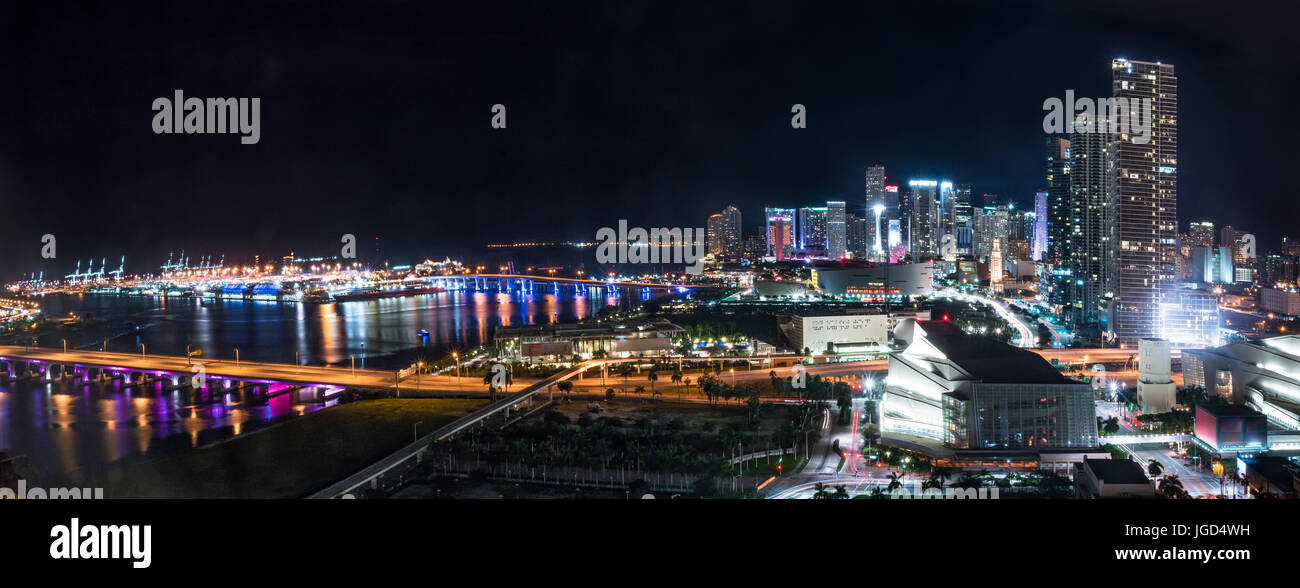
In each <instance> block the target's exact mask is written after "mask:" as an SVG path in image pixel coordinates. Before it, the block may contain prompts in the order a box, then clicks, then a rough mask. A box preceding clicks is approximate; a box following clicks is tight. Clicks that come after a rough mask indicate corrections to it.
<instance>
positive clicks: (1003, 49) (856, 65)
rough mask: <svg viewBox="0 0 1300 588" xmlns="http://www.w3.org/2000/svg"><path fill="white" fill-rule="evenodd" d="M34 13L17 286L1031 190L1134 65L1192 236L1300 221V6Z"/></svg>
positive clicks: (286, 8) (6, 243) (14, 143)
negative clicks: (188, 129) (246, 117)
mask: <svg viewBox="0 0 1300 588" xmlns="http://www.w3.org/2000/svg"><path fill="white" fill-rule="evenodd" d="M30 4H32V5H31V6H21V7H20V6H13V5H10V6H7V7H5V8H0V22H2V23H3V24H2V25H0V33H3V34H2V35H0V36H2V37H3V39H0V57H2V58H3V63H4V70H5V72H6V75H5V76H4V82H3V83H4V88H3V91H2V92H0V107H2V108H3V110H2V111H0V112H3V113H4V116H3V117H0V205H2V206H3V210H0V252H3V255H0V278H15V277H17V276H18V274H19V273H20V272H29V271H39V270H41V269H44V270H46V272H47V275H51V274H55V273H59V274H62V273H68V272H69V271H70V270H71V269H72V266H73V265H74V264H75V262H76V259H78V258H83V259H84V258H89V257H94V258H101V257H108V258H110V259H116V258H117V257H118V256H120V255H123V254H125V255H127V256H128V268H127V269H128V271H147V270H149V269H152V268H156V267H157V266H158V265H159V264H161V263H162V262H163V261H164V260H165V257H166V254H167V251H168V250H171V249H175V250H180V249H185V250H186V251H187V252H188V253H190V254H191V255H192V256H198V255H200V254H204V253H211V254H220V253H225V254H226V255H227V258H228V259H229V260H232V261H243V260H244V259H246V258H247V256H251V254H253V253H261V254H262V255H263V258H264V259H265V258H266V257H278V256H280V255H283V254H285V253H287V252H288V251H289V250H290V249H293V250H296V251H297V252H298V253H299V254H306V255H332V254H336V253H337V251H338V247H339V245H338V241H339V237H340V236H341V235H342V234H344V233H352V234H355V235H356V236H357V237H358V238H359V240H360V241H361V243H362V247H361V250H362V256H363V257H366V256H367V254H368V253H370V252H371V251H372V250H373V240H374V238H375V237H376V236H378V237H379V238H380V243H381V249H382V255H383V257H384V258H387V259H390V260H392V261H393V262H396V263H401V262H409V261H418V260H420V259H423V258H424V257H426V256H433V257H438V258H441V257H442V256H444V255H452V256H453V257H455V256H466V257H469V256H472V255H473V254H474V252H477V251H479V250H480V248H481V247H482V246H483V245H484V244H486V243H489V242H510V241H524V240H591V239H592V238H593V237H594V235H595V232H596V229H597V228H598V227H601V226H614V225H615V223H616V222H617V220H618V219H620V218H626V219H629V221H630V223H631V224H632V225H634V226H636V225H640V226H647V227H648V226H686V225H689V226H702V225H703V224H704V221H705V218H706V216H707V215H708V214H709V213H711V212H715V211H716V210H718V209H720V208H722V207H723V206H725V205H727V204H735V205H736V206H738V207H739V208H740V209H741V211H742V213H743V214H744V216H745V224H746V227H747V228H749V227H754V226H756V225H757V224H758V222H759V221H760V214H761V207H763V206H764V205H779V206H791V207H794V206H802V205H814V204H820V203H824V202H825V201H826V200H828V199H843V200H846V201H848V202H849V205H850V211H852V210H853V208H854V207H857V208H859V209H860V208H861V207H862V206H863V173H864V171H865V168H866V167H867V166H869V165H871V164H875V163H880V164H883V165H886V166H887V167H888V172H889V176H890V182H891V183H905V181H906V179H907V178H909V177H931V178H937V179H951V180H953V181H955V182H959V183H969V184H971V185H972V188H973V191H974V193H975V194H980V193H984V192H989V193H997V194H1001V195H1003V196H1006V197H1013V198H1015V199H1017V200H1018V201H1019V202H1020V203H1022V204H1024V205H1028V204H1029V202H1030V199H1031V197H1032V194H1033V193H1034V191H1035V190H1037V189H1040V188H1041V187H1042V186H1043V161H1042V157H1043V142H1044V133H1043V131H1042V119H1043V111H1042V109H1041V107H1042V102H1043V100H1044V99H1046V98H1048V97H1053V96H1056V97H1061V96H1063V94H1064V91H1065V90H1066V89H1069V88H1072V89H1074V90H1076V91H1077V93H1078V94H1079V95H1081V96H1092V97H1097V96H1105V95H1108V94H1109V91H1110V77H1109V63H1110V60H1111V59H1112V58H1114V57H1126V58H1129V59H1139V60H1149V61H1157V60H1159V61H1163V62H1166V63H1172V64H1174V65H1175V66H1176V73H1177V74H1178V77H1179V101H1180V105H1179V119H1180V126H1179V159H1180V165H1179V194H1178V196H1179V203H1178V206H1179V211H1178V212H1179V221H1180V225H1182V227H1183V228H1184V229H1185V225H1186V223H1187V222H1188V221H1189V220H1199V219H1202V218H1209V219H1212V220H1214V221H1215V222H1216V223H1218V224H1220V225H1221V224H1224V223H1231V224H1234V225H1237V226H1239V227H1244V228H1247V229H1249V230H1253V231H1255V232H1256V233H1257V234H1258V236H1259V239H1260V243H1261V252H1263V251H1264V250H1268V249H1276V248H1277V245H1276V242H1277V240H1278V239H1279V238H1280V237H1282V236H1283V235H1287V234H1289V235H1292V236H1300V226H1297V225H1298V224H1300V223H1297V221H1296V215H1295V214H1294V212H1295V210H1296V209H1297V207H1296V206H1295V205H1294V204H1293V202H1294V201H1295V198H1296V196H1297V194H1296V191H1295V190H1294V188H1293V186H1294V185H1295V172H1294V160H1295V156H1296V148H1295V146H1294V140H1295V137H1296V131H1297V127H1298V126H1300V124H1298V123H1297V115H1296V113H1295V109H1294V108H1293V102H1292V101H1293V100H1295V99H1296V97H1300V63H1298V62H1300V41H1298V40H1297V37H1300V35H1297V34H1296V33H1295V23H1296V22H1297V14H1296V13H1295V6H1296V5H1295V4H1294V3H1279V4H1276V5H1273V4H1265V3H1250V4H1252V5H1254V6H1255V8H1254V9H1253V10H1252V11H1251V12H1244V11H1242V9H1240V8H1229V6H1228V5H1227V4H1225V3H1214V4H1212V5H1209V6H1208V7H1206V8H1203V9H1202V8H1193V7H1192V5H1191V3H1187V2H1171V3H1162V2H1126V3H1122V4H1121V3H1116V4H1112V3H1109V2H1083V3H1075V2H1070V3H1066V2H1051V3H1046V2H1044V3H1037V2H1034V3H1024V4H1022V3H1013V2H992V1H990V2H979V3H974V2H969V3H967V2H962V3H945V2H929V1H927V2H907V3H901V2H900V3H896V4H886V3H883V2H862V3H853V4H843V5H832V4H829V3H806V2H796V3H780V4H768V3H760V2H735V3H720V4H711V5H710V6H709V7H701V6H697V5H696V4H697V3H695V2H687V3H682V4H675V3H669V2H626V1H618V2H602V3H590V4H572V3H567V2H538V3H527V4H524V3H518V2H509V3H501V4H493V3H488V2H479V1H474V2H410V3H393V4H388V3H378V2H366V3H361V2H356V3H348V4H342V3H340V4H337V5H335V8H328V7H324V8H322V7H321V6H319V5H318V4H320V3H316V2H302V3H280V2H253V3H249V4H242V3H238V2H220V3H203V4H199V3H180V4H170V3H164V4H159V5H157V6H150V5H148V4H145V3H130V4H132V6H131V7H122V6H116V5H101V6H94V7H87V8H69V7H60V6H46V5H44V3H30ZM36 4H42V5H40V6H36ZM1129 5H1132V6H1129ZM1288 12H1290V13H1288ZM178 88H179V89H183V90H184V91H185V93H186V95H187V96H196V97H230V96H233V97H259V98H261V101H262V106H261V119H262V120H261V141H260V143H258V144H256V145H241V144H240V142H239V139H238V136H237V135H157V134H154V133H153V131H152V128H151V120H152V118H153V114H154V113H153V111H152V110H151V103H152V101H153V99H154V98H156V97H160V96H168V97H170V96H171V95H172V92H173V91H174V90H175V89H178ZM494 103H502V104H505V105H506V107H507V108H508V118H507V122H508V128H506V129H504V130H494V129H492V128H491V127H490V125H489V121H490V119H491V113H490V112H489V109H490V107H491V105H492V104H494ZM795 103H802V104H804V105H805V106H806V107H807V109H808V128H807V129H803V130H795V129H792V128H791V127H790V116H791V114H790V108H791V105H792V104H795ZM45 233H52V234H54V235H55V236H56V237H57V238H58V254H59V257H58V259H57V260H53V261H44V262H43V260H41V259H40V256H39V251H40V245H41V243H40V239H41V235H43V234H45Z"/></svg>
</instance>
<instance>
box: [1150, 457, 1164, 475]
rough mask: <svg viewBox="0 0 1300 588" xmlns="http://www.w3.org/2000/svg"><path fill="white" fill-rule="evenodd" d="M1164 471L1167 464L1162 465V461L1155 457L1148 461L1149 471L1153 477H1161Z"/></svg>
mask: <svg viewBox="0 0 1300 588" xmlns="http://www.w3.org/2000/svg"><path fill="white" fill-rule="evenodd" d="M1164 471H1165V466H1163V465H1160V462H1159V461H1157V460H1156V459H1154V458H1153V459H1151V460H1149V461H1148V462H1147V473H1148V474H1150V475H1151V477H1152V478H1158V477H1160V474H1161V473H1163V472H1164Z"/></svg>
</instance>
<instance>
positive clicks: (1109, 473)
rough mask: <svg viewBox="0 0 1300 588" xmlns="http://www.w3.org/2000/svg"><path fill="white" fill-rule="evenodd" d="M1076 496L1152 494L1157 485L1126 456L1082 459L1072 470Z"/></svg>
mask: <svg viewBox="0 0 1300 588" xmlns="http://www.w3.org/2000/svg"><path fill="white" fill-rule="evenodd" d="M1074 483H1075V490H1076V492H1077V494H1078V496H1079V498H1155V497H1156V485H1155V484H1154V483H1152V482H1151V479H1150V478H1148V477H1147V474H1146V472H1145V471H1143V470H1142V466H1140V465H1138V464H1137V463H1135V462H1133V461H1131V460H1127V459H1084V460H1083V461H1082V462H1081V463H1079V464H1078V466H1077V469H1076V470H1075V477H1074Z"/></svg>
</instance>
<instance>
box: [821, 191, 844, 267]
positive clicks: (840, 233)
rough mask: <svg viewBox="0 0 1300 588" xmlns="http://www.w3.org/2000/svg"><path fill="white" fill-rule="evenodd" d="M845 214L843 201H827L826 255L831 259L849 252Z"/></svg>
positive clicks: (838, 257)
mask: <svg viewBox="0 0 1300 588" xmlns="http://www.w3.org/2000/svg"><path fill="white" fill-rule="evenodd" d="M845 214H846V213H845V211H844V202H843V201H840V200H832V201H830V202H827V203H826V255H827V256H828V257H830V258H831V259H840V258H842V257H844V254H845V253H847V252H848V233H847V232H846V231H847V230H848V225H847V224H846V223H845V221H846V220H847V219H846V218H845Z"/></svg>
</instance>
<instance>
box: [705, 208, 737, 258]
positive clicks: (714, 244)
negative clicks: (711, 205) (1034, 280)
mask: <svg viewBox="0 0 1300 588" xmlns="http://www.w3.org/2000/svg"><path fill="white" fill-rule="evenodd" d="M708 231H709V232H708V239H709V253H712V254H713V255H714V257H719V258H727V259H739V258H740V257H741V256H742V255H744V252H743V251H742V250H741V245H740V241H741V233H740V210H739V209H737V208H736V207H735V206H728V207H726V208H724V209H722V212H719V213H717V214H714V215H712V216H710V217H709V225H708Z"/></svg>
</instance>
